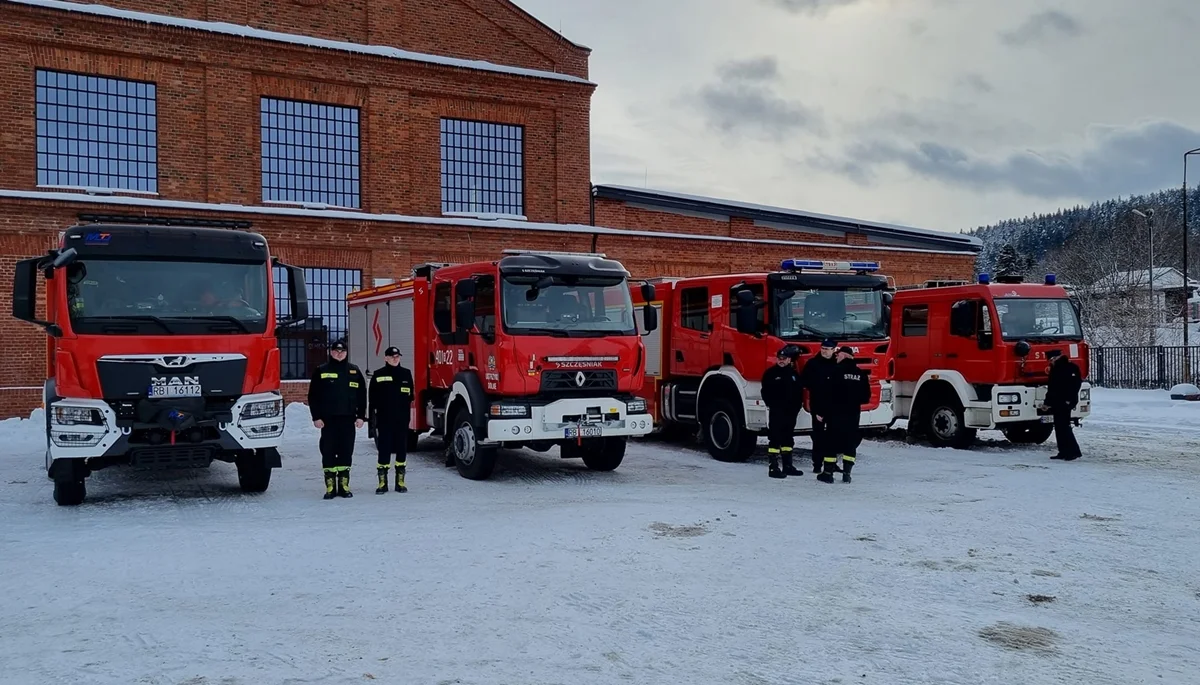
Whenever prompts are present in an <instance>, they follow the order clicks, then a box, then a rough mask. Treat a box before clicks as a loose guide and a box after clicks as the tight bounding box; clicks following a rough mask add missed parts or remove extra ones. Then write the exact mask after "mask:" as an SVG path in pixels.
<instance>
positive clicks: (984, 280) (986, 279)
mask: <svg viewBox="0 0 1200 685" xmlns="http://www.w3.org/2000/svg"><path fill="white" fill-rule="evenodd" d="M991 282H992V277H991V276H989V275H987V274H979V284H980V285H987V284H988V283H991Z"/></svg>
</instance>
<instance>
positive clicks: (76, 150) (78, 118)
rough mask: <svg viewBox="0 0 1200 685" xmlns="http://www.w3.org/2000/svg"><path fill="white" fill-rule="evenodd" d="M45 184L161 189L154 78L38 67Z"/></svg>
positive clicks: (40, 166) (40, 163)
mask: <svg viewBox="0 0 1200 685" xmlns="http://www.w3.org/2000/svg"><path fill="white" fill-rule="evenodd" d="M36 80H37V182H38V185H39V186H42V187H58V188H103V189H107V190H124V191H133V192H142V193H157V192H158V110H157V106H156V99H157V94H156V89H155V85H154V84H153V83H143V82H141V81H126V80H123V79H113V78H104V77H99V76H84V75H81V74H70V73H66V72H62V71H47V70H45V69H39V70H38V71H37V79H36Z"/></svg>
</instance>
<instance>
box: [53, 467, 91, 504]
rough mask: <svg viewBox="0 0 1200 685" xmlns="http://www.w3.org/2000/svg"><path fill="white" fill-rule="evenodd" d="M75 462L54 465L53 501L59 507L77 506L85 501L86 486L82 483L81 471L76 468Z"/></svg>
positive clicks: (83, 478) (83, 477)
mask: <svg viewBox="0 0 1200 685" xmlns="http://www.w3.org/2000/svg"><path fill="white" fill-rule="evenodd" d="M75 461H76V460H70V461H66V462H60V463H58V464H56V465H55V469H54V471H55V472H54V476H53V477H54V501H55V502H56V503H57V504H58V506H60V507H74V506H78V505H80V504H83V500H85V499H87V485H86V484H85V483H84V480H85V476H84V475H83V469H82V468H80V467H78V466H76V465H75V463H74V462H75Z"/></svg>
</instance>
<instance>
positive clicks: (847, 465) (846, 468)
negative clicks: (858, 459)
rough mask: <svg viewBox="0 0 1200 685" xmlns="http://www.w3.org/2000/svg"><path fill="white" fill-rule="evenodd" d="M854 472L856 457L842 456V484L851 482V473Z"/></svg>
mask: <svg viewBox="0 0 1200 685" xmlns="http://www.w3.org/2000/svg"><path fill="white" fill-rule="evenodd" d="M852 470H854V457H848V456H845V455H843V456H842V482H843V483H849V482H850V472H851V471H852Z"/></svg>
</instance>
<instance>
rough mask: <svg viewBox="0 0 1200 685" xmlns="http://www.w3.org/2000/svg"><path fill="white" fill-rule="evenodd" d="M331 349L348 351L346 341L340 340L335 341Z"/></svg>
mask: <svg viewBox="0 0 1200 685" xmlns="http://www.w3.org/2000/svg"><path fill="white" fill-rule="evenodd" d="M329 349H331V350H339V351H341V352H345V351H346V341H345V340H340V339H339V340H334V341H333V344H332V345H330V346H329Z"/></svg>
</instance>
